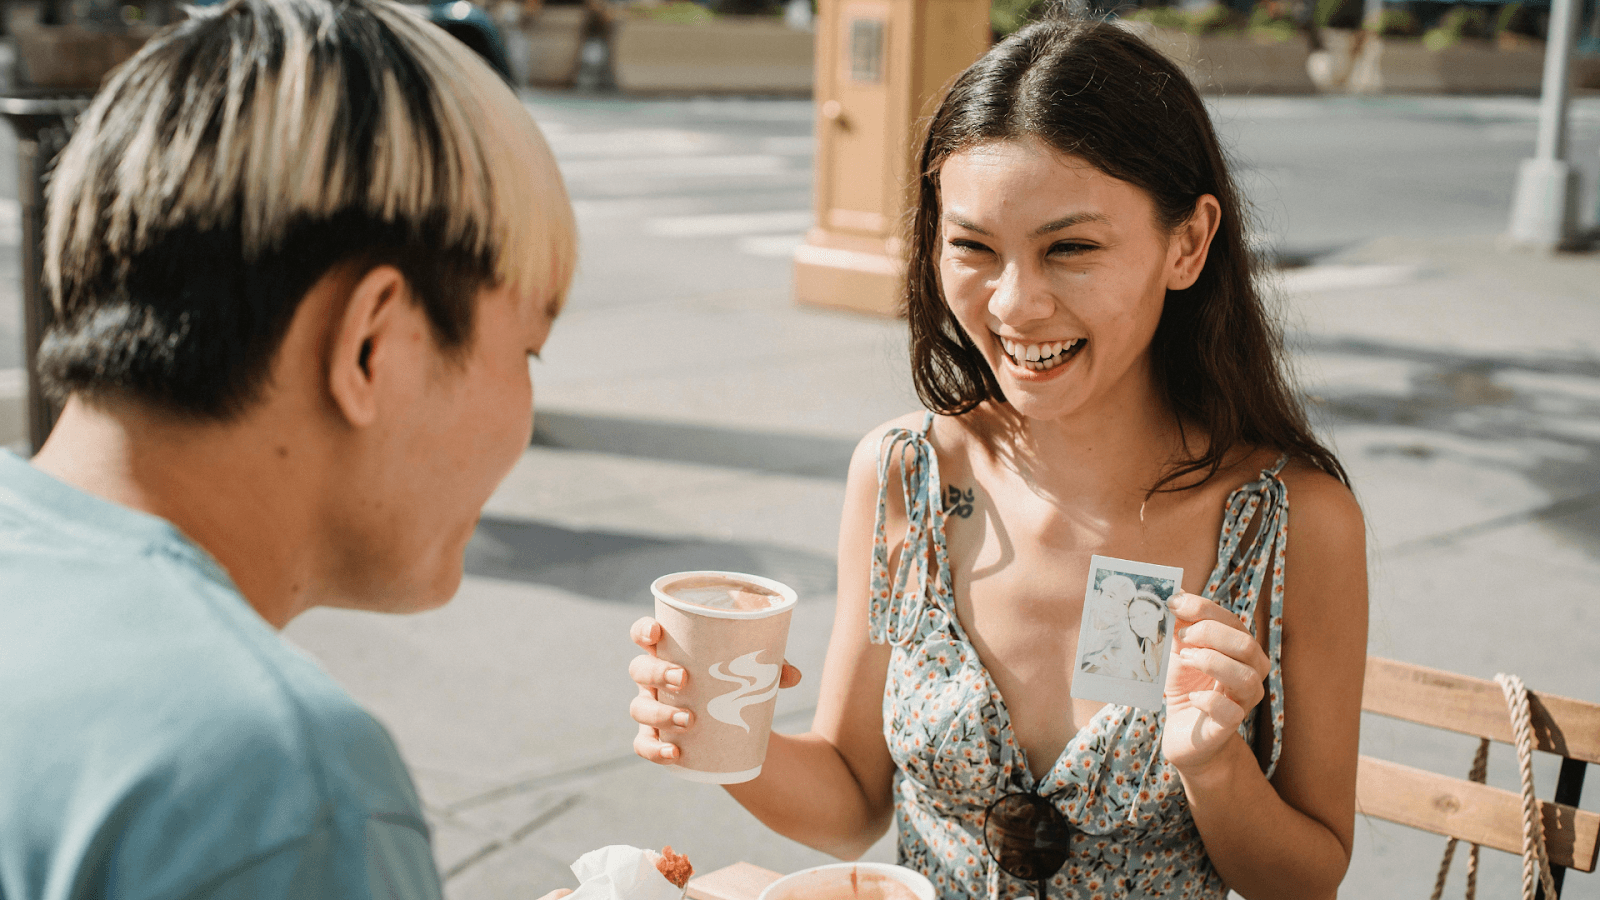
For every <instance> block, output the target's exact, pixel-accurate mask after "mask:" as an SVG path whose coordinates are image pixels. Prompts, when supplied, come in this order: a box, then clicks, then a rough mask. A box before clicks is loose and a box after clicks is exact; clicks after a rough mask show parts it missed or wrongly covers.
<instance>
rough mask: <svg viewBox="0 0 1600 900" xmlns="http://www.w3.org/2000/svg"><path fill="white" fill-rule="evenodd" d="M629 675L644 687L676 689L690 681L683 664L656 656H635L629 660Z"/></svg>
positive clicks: (634, 681) (635, 682)
mask: <svg viewBox="0 0 1600 900" xmlns="http://www.w3.org/2000/svg"><path fill="white" fill-rule="evenodd" d="M628 677H629V678H632V679H633V683H634V684H637V685H638V686H640V687H644V688H665V689H667V690H669V691H675V690H678V689H679V688H681V687H683V686H684V685H685V684H687V683H688V681H689V673H688V672H686V671H684V669H683V666H680V665H678V664H676V663H671V662H668V661H666V660H664V659H661V658H660V657H656V656H635V657H634V658H633V659H631V660H629V662H628Z"/></svg>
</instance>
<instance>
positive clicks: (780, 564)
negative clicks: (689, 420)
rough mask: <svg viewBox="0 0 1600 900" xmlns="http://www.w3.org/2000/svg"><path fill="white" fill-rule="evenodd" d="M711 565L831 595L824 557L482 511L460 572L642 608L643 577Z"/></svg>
mask: <svg viewBox="0 0 1600 900" xmlns="http://www.w3.org/2000/svg"><path fill="white" fill-rule="evenodd" d="M691 569H715V570H719V571H729V572H748V573H750V574H752V575H764V576H766V577H768V578H775V579H777V580H778V581H781V582H783V583H784V584H787V585H789V586H790V587H792V588H794V589H795V591H796V592H798V593H799V594H800V596H801V597H802V598H804V597H832V596H833V594H834V589H835V587H836V584H837V575H836V571H837V570H836V567H835V565H834V561H833V559H832V558H831V557H826V556H822V555H820V554H815V553H807V552H805V551H802V550H795V549H791V548H786V547H774V546H771V545H767V544H756V543H736V542H719V541H709V540H703V539H695V538H684V539H673V538H658V537H646V536H641V535H632V534H619V533H615V532H608V531H580V530H576V529H570V528H562V527H560V526H557V525H550V524H547V523H544V522H531V521H527V520H524V519H508V518H501V517H496V516H484V517H483V519H481V520H480V521H479V522H478V530H477V531H476V533H474V534H473V537H472V542H471V543H469V544H468V545H467V561H466V570H467V574H469V575H475V576H479V577H483V578H501V579H507V580H511V581H520V582H524V583H527V584H540V585H546V586H549V587H555V588H560V589H562V590H566V591H571V592H573V593H575V594H581V595H583V596H585V597H592V598H594V599H597V600H605V601H609V602H613V603H627V604H633V605H637V606H639V607H641V608H647V607H649V606H651V604H653V602H654V601H653V600H652V599H651V596H650V582H652V581H654V580H655V579H656V578H658V577H660V576H662V575H665V574H667V573H669V572H682V571H687V570H691Z"/></svg>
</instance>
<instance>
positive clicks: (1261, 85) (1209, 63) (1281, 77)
mask: <svg viewBox="0 0 1600 900" xmlns="http://www.w3.org/2000/svg"><path fill="white" fill-rule="evenodd" d="M1137 31H1138V32H1139V34H1140V36H1141V37H1143V38H1144V39H1145V40H1147V41H1149V42H1150V44H1151V45H1152V46H1154V47H1155V48H1156V49H1157V50H1160V51H1161V52H1162V53H1163V54H1165V55H1166V56H1167V57H1168V58H1169V59H1171V60H1172V61H1173V62H1175V63H1177V64H1178V66H1179V67H1180V68H1181V69H1183V73H1184V74H1185V75H1187V76H1189V80H1190V81H1193V82H1194V86H1195V87H1196V88H1198V89H1199V90H1200V92H1201V93H1206V94H1314V93H1316V91H1317V86H1316V84H1314V83H1313V82H1312V80H1311V76H1310V75H1308V74H1307V72H1306V60H1307V58H1308V57H1309V56H1310V49H1309V48H1308V47H1307V46H1306V44H1305V42H1304V41H1303V40H1299V39H1296V40H1292V41H1258V40H1255V39H1253V38H1250V37H1246V36H1235V35H1194V34H1188V33H1186V32H1182V31H1174V30H1172V29H1169V28H1155V27H1151V26H1143V27H1140V28H1137Z"/></svg>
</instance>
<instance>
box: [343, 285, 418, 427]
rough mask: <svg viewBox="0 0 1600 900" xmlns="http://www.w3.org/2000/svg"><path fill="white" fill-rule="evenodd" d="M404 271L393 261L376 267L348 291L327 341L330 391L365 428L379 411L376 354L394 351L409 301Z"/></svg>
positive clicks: (350, 418)
mask: <svg viewBox="0 0 1600 900" xmlns="http://www.w3.org/2000/svg"><path fill="white" fill-rule="evenodd" d="M406 291H407V285H406V279H405V276H404V275H401V274H400V270H399V269H396V268H395V267H394V266H375V267H374V268H372V269H369V270H368V271H367V272H366V274H364V275H362V276H361V277H360V278H359V279H358V280H357V281H356V282H355V286H354V287H353V288H351V290H350V299H349V301H348V302H347V303H346V304H345V307H344V314H343V315H341V316H340V317H339V318H338V319H337V320H336V321H335V322H334V329H333V335H332V340H331V341H329V342H328V392H329V394H330V395H332V397H333V402H334V405H335V406H337V407H338V409H339V411H340V413H342V414H343V415H344V417H345V419H346V420H348V421H349V422H350V424H352V425H354V426H356V427H358V428H361V427H365V426H367V425H371V424H372V423H373V421H375V420H376V419H377V416H378V389H377V381H376V379H375V378H374V377H373V371H374V367H373V362H374V357H375V356H376V355H377V354H380V353H387V352H392V349H393V348H392V347H391V344H394V343H400V342H398V341H395V340H394V334H393V331H394V326H395V325H397V324H399V323H398V322H396V321H395V319H396V312H397V310H398V309H399V308H400V307H403V306H405V305H406V303H407V302H408V300H407V296H406Z"/></svg>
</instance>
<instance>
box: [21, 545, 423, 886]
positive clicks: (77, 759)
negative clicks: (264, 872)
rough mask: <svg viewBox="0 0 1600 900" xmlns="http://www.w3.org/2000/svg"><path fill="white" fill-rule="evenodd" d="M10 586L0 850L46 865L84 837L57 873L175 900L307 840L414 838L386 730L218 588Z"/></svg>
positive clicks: (417, 824)
mask: <svg viewBox="0 0 1600 900" xmlns="http://www.w3.org/2000/svg"><path fill="white" fill-rule="evenodd" d="M16 574H17V573H16V572H12V573H10V576H11V577H9V578H8V575H7V573H4V572H0V581H9V582H10V583H11V585H12V586H14V587H19V588H28V591H27V592H26V593H23V594H20V595H18V596H8V597H7V602H6V603H5V604H0V630H5V631H6V632H7V633H8V634H10V635H11V636H12V637H13V638H15V639H16V640H15V643H14V644H13V645H12V650H11V651H8V653H6V654H0V693H3V694H4V696H6V698H7V702H6V708H7V715H6V716H4V717H0V844H6V843H8V842H11V841H13V840H17V841H22V842H31V843H32V844H36V845H37V846H33V847H32V850H34V851H36V852H39V853H42V854H44V855H45V856H48V857H52V858H54V857H56V856H59V855H61V854H64V853H66V854H70V853H73V852H75V851H73V850H72V847H71V845H70V844H69V843H68V842H69V841H70V839H71V836H72V835H73V834H75V833H76V834H85V833H86V834H90V835H93V836H94V838H95V839H94V840H92V841H90V842H88V843H87V844H83V845H79V849H80V850H82V851H83V854H84V855H83V856H82V857H81V858H79V859H75V860H70V861H65V862H64V864H65V865H67V866H84V867H88V868H91V869H95V870H99V871H102V872H107V873H115V877H116V878H117V879H118V880H119V883H124V885H125V886H126V887H129V888H130V890H131V889H132V888H133V887H134V886H135V885H139V886H140V888H141V889H139V890H131V892H129V893H128V894H127V895H128V896H182V895H183V894H184V893H185V892H186V891H187V890H188V889H189V888H191V887H192V886H193V884H194V883H195V881H196V879H201V880H203V879H204V878H207V877H211V876H213V875H215V874H216V873H217V872H219V871H226V869H227V867H229V866H233V865H238V864H242V863H245V862H247V861H249V860H253V859H265V858H268V857H269V856H270V855H271V854H274V853H280V852H284V849H285V848H292V847H293V846H295V842H296V841H305V840H311V839H312V837H313V836H314V835H316V834H318V833H326V834H330V835H335V836H338V839H339V840H341V841H350V842H358V843H359V842H362V841H364V840H365V837H364V834H365V830H366V827H367V826H366V824H365V823H366V822H368V821H370V820H372V819H374V817H377V818H379V819H381V820H384V821H403V822H404V823H406V824H407V826H408V827H410V828H411V829H412V830H415V831H418V832H419V833H422V834H424V835H425V833H426V828H425V826H424V825H423V823H422V820H421V813H420V803H419V802H418V800H417V797H416V794H415V790H414V788H413V786H412V784H411V781H410V778H409V776H408V775H407V773H406V771H405V767H404V765H403V764H402V763H401V761H400V757H399V754H398V753H397V751H396V750H395V747H394V744H393V742H392V741H391V740H390V738H389V736H388V734H387V733H386V732H385V730H384V729H383V727H382V726H381V725H380V724H379V723H378V722H377V721H376V720H375V719H374V718H373V717H372V716H371V715H370V714H369V713H367V712H366V711H365V710H364V709H362V708H361V706H360V705H359V704H357V703H356V702H355V700H354V699H352V698H351V697H350V696H349V695H348V694H347V693H346V692H345V691H344V690H343V689H342V688H340V687H339V686H338V685H337V684H336V683H335V682H334V681H333V680H332V679H331V678H330V677H329V676H328V675H327V674H326V673H324V672H323V671H322V670H321V668H320V667H319V666H317V665H316V664H315V663H314V662H312V661H311V660H310V659H309V658H307V657H305V656H304V655H302V654H301V653H300V652H299V651H297V650H295V649H294V648H292V647H291V646H289V645H288V644H286V643H285V642H284V641H283V640H282V639H281V638H280V637H279V636H278V635H277V634H276V632H274V631H273V630H272V629H271V628H270V626H268V625H266V623H265V622H263V621H261V620H260V618H259V617H258V616H256V615H255V613H254V611H253V610H251V609H250V608H249V607H248V605H247V604H246V603H245V601H244V599H243V598H242V597H240V596H238V594H237V592H235V591H232V590H231V588H229V587H228V586H227V585H224V584H221V583H218V582H216V581H212V580H209V579H207V578H204V577H200V576H199V575H197V574H196V572H194V571H192V570H190V569H188V568H186V567H184V566H181V565H176V566H175V565H170V564H168V563H167V562H165V561H163V560H161V559H159V558H154V557H150V558H139V559H135V558H126V557H125V558H121V559H117V560H101V561H95V560H85V561H83V563H82V564H81V565H80V566H77V567H75V571H74V572H73V573H71V574H70V575H67V576H64V577H60V578H55V579H49V580H48V583H49V586H50V587H51V588H52V590H51V591H49V592H48V593H41V592H40V591H39V590H38V588H39V587H40V586H41V585H42V584H43V583H44V582H41V581H39V580H37V579H29V578H26V577H23V578H20V579H17V578H15V577H14V576H16ZM423 841H424V844H425V843H426V839H425V837H424V838H423ZM360 851H361V848H360V847H356V848H354V849H353V850H351V851H349V852H348V853H347V854H346V855H351V856H353V857H354V858H357V859H359V858H360V856H361V852H360ZM0 857H3V854H0ZM113 861H115V864H114V865H113V864H112V863H113ZM5 867H6V866H5V862H4V859H3V858H0V870H3V869H4V868H5ZM0 874H4V873H3V871H0ZM357 876H359V873H354V874H352V876H351V877H357ZM108 887H110V886H108ZM110 893H111V895H118V894H119V892H118V891H115V890H113V891H111V892H110Z"/></svg>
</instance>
